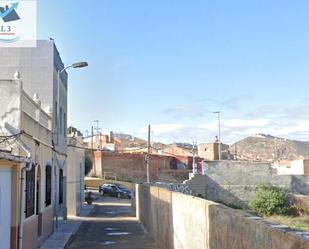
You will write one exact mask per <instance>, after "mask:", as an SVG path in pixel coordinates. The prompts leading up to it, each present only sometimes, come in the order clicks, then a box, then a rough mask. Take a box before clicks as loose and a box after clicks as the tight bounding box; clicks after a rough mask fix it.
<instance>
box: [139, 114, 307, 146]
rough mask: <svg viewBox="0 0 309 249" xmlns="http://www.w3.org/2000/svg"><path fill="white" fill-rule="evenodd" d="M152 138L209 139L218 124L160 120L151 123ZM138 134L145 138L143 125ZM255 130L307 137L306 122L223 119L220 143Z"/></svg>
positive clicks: (241, 136)
mask: <svg viewBox="0 0 309 249" xmlns="http://www.w3.org/2000/svg"><path fill="white" fill-rule="evenodd" d="M152 131H153V133H152V134H153V136H154V140H156V141H161V142H165V143H171V142H174V141H179V142H192V141H198V142H199V143H202V142H211V141H213V140H214V137H215V136H216V135H217V134H218V123H217V122H214V121H211V122H205V123H203V124H201V125H198V126H195V127H192V126H187V125H184V124H179V123H162V124H154V125H152ZM138 133H139V135H141V136H142V137H146V135H147V127H144V128H142V129H141V130H140V131H139V132H138ZM256 133H265V134H271V135H274V136H280V137H286V138H289V139H299V140H309V121H307V120H297V121H296V120H295V122H294V123H290V122H287V123H284V122H282V121H276V120H271V119H250V120H248V119H223V120H222V122H221V139H222V142H224V143H228V144H232V143H234V142H236V141H238V140H240V139H242V138H245V137H247V136H250V135H254V134H256Z"/></svg>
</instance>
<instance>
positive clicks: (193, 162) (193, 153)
mask: <svg viewBox="0 0 309 249" xmlns="http://www.w3.org/2000/svg"><path fill="white" fill-rule="evenodd" d="M195 148H196V142H192V155H193V157H192V172H193V175H196V174H197V167H196V161H195Z"/></svg>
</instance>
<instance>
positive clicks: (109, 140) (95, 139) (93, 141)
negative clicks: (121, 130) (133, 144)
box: [83, 131, 116, 151]
mask: <svg viewBox="0 0 309 249" xmlns="http://www.w3.org/2000/svg"><path fill="white" fill-rule="evenodd" d="M83 142H84V145H85V147H87V148H89V149H91V148H93V149H98V150H105V151H115V150H116V144H115V138H114V133H113V132H112V131H111V132H110V134H108V135H107V134H101V133H100V134H97V135H93V136H87V137H84V138H83Z"/></svg>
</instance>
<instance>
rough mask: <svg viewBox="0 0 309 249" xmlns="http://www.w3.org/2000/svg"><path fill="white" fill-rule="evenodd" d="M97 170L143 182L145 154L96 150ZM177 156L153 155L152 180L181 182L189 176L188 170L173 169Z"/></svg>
mask: <svg viewBox="0 0 309 249" xmlns="http://www.w3.org/2000/svg"><path fill="white" fill-rule="evenodd" d="M94 156H95V160H94V162H95V168H96V170H95V172H96V173H97V174H96V175H97V176H100V177H103V175H104V172H110V173H115V174H116V175H117V179H118V180H122V181H132V182H143V181H145V180H146V178H147V176H146V161H145V154H129V153H116V152H105V151H104V152H101V151H96V152H95V153H94ZM174 161H175V158H174V157H171V156H162V155H151V159H150V162H151V163H150V178H151V181H160V180H164V181H171V182H179V181H183V180H185V179H187V178H188V171H187V170H175V169H174V170H173V165H174Z"/></svg>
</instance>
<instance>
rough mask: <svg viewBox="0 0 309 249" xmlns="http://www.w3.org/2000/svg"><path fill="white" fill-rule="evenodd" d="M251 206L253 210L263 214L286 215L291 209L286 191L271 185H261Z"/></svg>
mask: <svg viewBox="0 0 309 249" xmlns="http://www.w3.org/2000/svg"><path fill="white" fill-rule="evenodd" d="M250 206H251V209H252V210H253V211H255V212H257V213H258V214H259V215H261V216H269V215H272V214H277V215H286V214H287V213H288V211H289V201H288V197H287V193H286V191H285V190H284V189H282V188H279V187H275V186H271V185H262V186H260V187H259V188H258V192H257V195H256V196H255V198H254V200H253V201H252V203H251V205H250Z"/></svg>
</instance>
